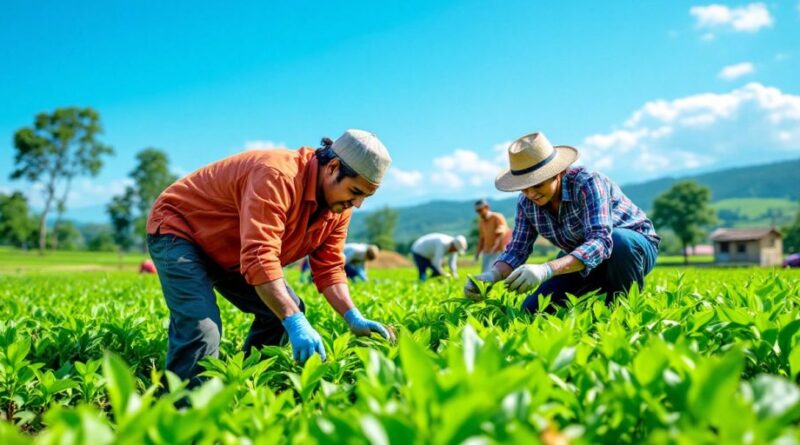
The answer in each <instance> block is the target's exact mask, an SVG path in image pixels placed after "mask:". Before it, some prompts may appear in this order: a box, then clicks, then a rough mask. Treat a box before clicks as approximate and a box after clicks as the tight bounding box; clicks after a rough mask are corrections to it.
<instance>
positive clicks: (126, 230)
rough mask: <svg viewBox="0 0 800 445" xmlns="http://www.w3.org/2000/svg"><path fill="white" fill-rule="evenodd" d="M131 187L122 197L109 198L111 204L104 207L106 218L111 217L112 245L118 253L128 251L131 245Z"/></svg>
mask: <svg viewBox="0 0 800 445" xmlns="http://www.w3.org/2000/svg"><path fill="white" fill-rule="evenodd" d="M134 194H135V193H134V190H133V187H127V188H126V189H125V193H124V194H123V195H122V196H115V197H113V198H111V202H110V203H109V204H108V205H107V206H106V211H107V212H108V216H109V217H111V231H112V237H113V238H114V244H116V245H117V247H119V249H120V253H122V252H123V251H125V250H128V249H130V248H131V246H132V245H133V229H134V224H135V221H134V215H133V204H134V203H133V201H134Z"/></svg>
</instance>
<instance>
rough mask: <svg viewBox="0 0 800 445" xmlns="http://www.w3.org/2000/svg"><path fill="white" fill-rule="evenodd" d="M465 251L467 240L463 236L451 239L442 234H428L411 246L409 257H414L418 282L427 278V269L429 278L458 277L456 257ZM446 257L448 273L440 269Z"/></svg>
mask: <svg viewBox="0 0 800 445" xmlns="http://www.w3.org/2000/svg"><path fill="white" fill-rule="evenodd" d="M466 251H467V239H466V238H464V236H463V235H458V236H455V237H453V236H450V235H445V234H443V233H429V234H427V235H424V236H422V237H420V238H418V239H417V240H416V241H414V244H412V245H411V255H412V256H413V257H414V264H416V265H417V270H418V271H419V280H420V281H425V280H426V279H427V278H428V275H427V273H428V269H430V270H431V275H430V276H431V277H438V276H446V277H447V276H450V274H452V276H453V277H458V266H457V264H456V262H457V260H458V255H463V254H464V253H465V252H466ZM446 255H449V256H450V260H449V261H448V263H449V265H450V273H447V272H445V271H444V270H443V269H442V260H444V257H445V256H446Z"/></svg>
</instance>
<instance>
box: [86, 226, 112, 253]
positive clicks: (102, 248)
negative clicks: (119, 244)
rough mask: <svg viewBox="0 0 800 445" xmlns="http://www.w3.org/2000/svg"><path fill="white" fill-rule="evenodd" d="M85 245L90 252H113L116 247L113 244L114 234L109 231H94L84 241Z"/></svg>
mask: <svg viewBox="0 0 800 445" xmlns="http://www.w3.org/2000/svg"><path fill="white" fill-rule="evenodd" d="M86 246H87V247H88V249H89V250H91V251H92V252H113V251H114V248H115V247H116V246H115V245H114V236H113V235H112V234H111V232H109V231H100V232H97V233H95V234H94V236H93V237H92V238H90V239H89V242H88V243H86Z"/></svg>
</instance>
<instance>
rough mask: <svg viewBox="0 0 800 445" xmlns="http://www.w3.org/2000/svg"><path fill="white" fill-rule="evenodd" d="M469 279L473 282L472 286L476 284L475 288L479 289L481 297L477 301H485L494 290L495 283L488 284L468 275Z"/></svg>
mask: <svg viewBox="0 0 800 445" xmlns="http://www.w3.org/2000/svg"><path fill="white" fill-rule="evenodd" d="M467 279H468V280H470V281H472V284H474V285H475V287H477V288H478V292H480V295H481V296H480V298H479V299H476V300H485V299H486V297H487V296H488V295H489V291H490V290H491V289H492V284H493V283H488V282H486V281H481V280H478V279H475V277H474V276H473V275H467Z"/></svg>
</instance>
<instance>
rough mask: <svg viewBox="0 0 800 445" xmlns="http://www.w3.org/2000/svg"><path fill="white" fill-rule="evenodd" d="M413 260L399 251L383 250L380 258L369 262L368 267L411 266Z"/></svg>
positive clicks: (379, 255) (379, 254)
mask: <svg viewBox="0 0 800 445" xmlns="http://www.w3.org/2000/svg"><path fill="white" fill-rule="evenodd" d="M409 266H411V260H410V259H409V258H408V257H406V256H403V255H400V254H399V253H397V252H393V251H391V250H381V251H380V252H379V253H378V258H375V259H374V260H372V261H370V262H369V263H367V267H369V268H375V269H389V268H393V267H409Z"/></svg>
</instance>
